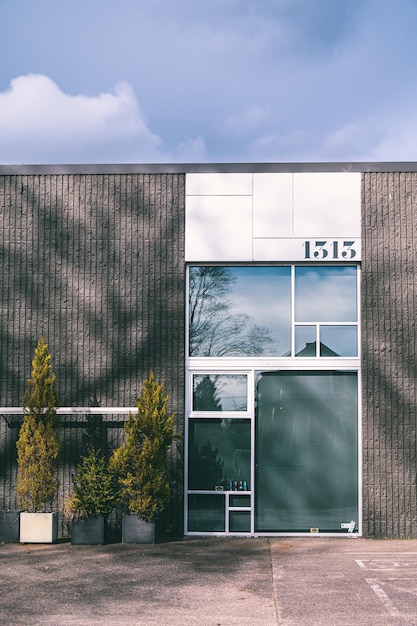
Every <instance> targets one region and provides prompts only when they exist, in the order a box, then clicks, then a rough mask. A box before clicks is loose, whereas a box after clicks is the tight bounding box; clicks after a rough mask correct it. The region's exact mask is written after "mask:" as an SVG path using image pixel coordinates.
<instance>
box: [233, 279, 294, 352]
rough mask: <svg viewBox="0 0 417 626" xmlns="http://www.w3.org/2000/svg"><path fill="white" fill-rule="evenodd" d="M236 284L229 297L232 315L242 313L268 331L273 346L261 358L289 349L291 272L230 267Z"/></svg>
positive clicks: (267, 348)
mask: <svg viewBox="0 0 417 626" xmlns="http://www.w3.org/2000/svg"><path fill="white" fill-rule="evenodd" d="M228 269H229V271H231V273H232V274H233V276H235V278H236V280H235V283H234V285H233V289H232V291H231V293H230V296H229V297H230V300H231V301H232V309H231V310H232V312H233V313H245V314H246V315H249V316H250V317H251V318H253V320H254V322H255V324H257V325H259V326H263V327H265V328H267V329H268V331H269V333H270V335H271V337H272V340H273V343H272V344H271V345H270V346H266V348H265V352H264V353H265V354H267V355H271V354H274V355H283V354H285V353H286V352H288V350H289V349H290V328H291V272H290V268H289V267H230V268H228Z"/></svg>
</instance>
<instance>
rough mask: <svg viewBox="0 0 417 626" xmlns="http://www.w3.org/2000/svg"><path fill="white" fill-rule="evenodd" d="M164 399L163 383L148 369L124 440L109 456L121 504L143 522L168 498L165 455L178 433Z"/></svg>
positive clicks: (154, 517) (156, 514) (152, 515)
mask: <svg viewBox="0 0 417 626" xmlns="http://www.w3.org/2000/svg"><path fill="white" fill-rule="evenodd" d="M167 402H168V395H167V394H166V393H165V392H164V387H163V385H162V384H160V383H158V382H157V381H156V380H155V378H154V375H153V372H151V373H150V376H149V378H148V379H147V380H145V382H144V384H143V387H142V390H141V393H140V395H139V398H138V399H137V401H136V403H135V404H136V407H137V413H135V414H133V413H130V415H129V419H128V421H127V422H126V423H125V442H124V443H123V444H122V445H121V446H120V448H118V449H117V450H116V451H115V452H114V454H113V459H112V463H113V464H114V466H115V467H116V468H117V472H118V474H119V481H120V486H121V490H122V498H123V501H124V503H125V505H126V506H127V508H128V510H129V512H131V513H135V514H137V515H139V516H140V517H141V518H142V519H144V520H145V521H147V522H154V521H155V520H156V519H157V518H158V516H159V515H160V514H161V513H162V511H163V510H164V508H165V507H166V505H167V503H168V501H169V498H170V482H169V471H168V463H167V457H168V450H169V448H170V447H171V445H172V443H173V441H174V439H177V438H178V437H179V435H177V434H175V432H174V416H173V415H168V411H167Z"/></svg>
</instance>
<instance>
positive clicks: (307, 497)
mask: <svg viewBox="0 0 417 626" xmlns="http://www.w3.org/2000/svg"><path fill="white" fill-rule="evenodd" d="M255 432H256V448H255V455H256V456H255V467H256V472H255V480H256V490H255V494H256V496H255V532H303V533H304V532H312V531H313V532H330V533H334V532H357V530H358V527H357V525H358V382H357V373H356V372H340V371H303V372H301V371H273V372H262V373H259V374H258V377H257V402H256V429H255Z"/></svg>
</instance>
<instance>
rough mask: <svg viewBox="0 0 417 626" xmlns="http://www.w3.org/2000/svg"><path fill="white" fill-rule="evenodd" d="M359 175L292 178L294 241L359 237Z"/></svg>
mask: <svg viewBox="0 0 417 626" xmlns="http://www.w3.org/2000/svg"><path fill="white" fill-rule="evenodd" d="M360 235H361V174H360V173H357V172H355V173H350V172H315V173H295V174H294V236H295V237H360Z"/></svg>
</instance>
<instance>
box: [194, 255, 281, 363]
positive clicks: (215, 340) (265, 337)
mask: <svg viewBox="0 0 417 626" xmlns="http://www.w3.org/2000/svg"><path fill="white" fill-rule="evenodd" d="M235 281H236V277H235V276H234V275H233V273H232V272H231V270H230V269H229V268H227V267H191V268H190V283H189V284H190V293H189V342H190V343H189V348H190V356H219V357H222V356H259V355H262V354H264V352H265V348H266V346H269V345H270V344H271V343H272V341H273V340H272V338H271V335H270V331H269V330H268V328H266V327H264V326H259V325H257V324H255V322H254V321H253V318H251V317H250V316H249V315H246V314H244V313H233V312H232V310H233V308H234V306H235V304H236V303H235V302H233V300H231V299H230V298H228V294H230V293H231V292H232V291H233V284H234V282H235Z"/></svg>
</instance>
